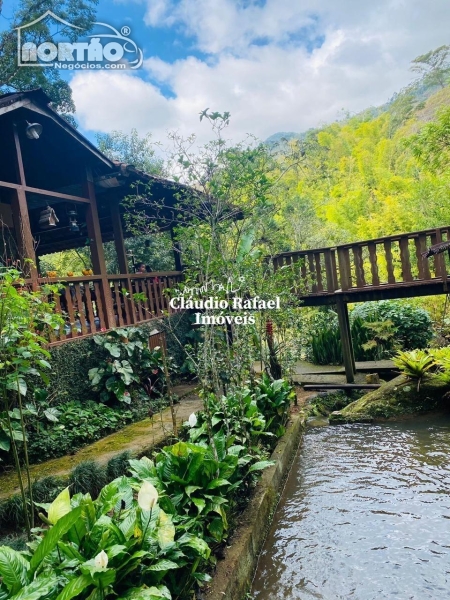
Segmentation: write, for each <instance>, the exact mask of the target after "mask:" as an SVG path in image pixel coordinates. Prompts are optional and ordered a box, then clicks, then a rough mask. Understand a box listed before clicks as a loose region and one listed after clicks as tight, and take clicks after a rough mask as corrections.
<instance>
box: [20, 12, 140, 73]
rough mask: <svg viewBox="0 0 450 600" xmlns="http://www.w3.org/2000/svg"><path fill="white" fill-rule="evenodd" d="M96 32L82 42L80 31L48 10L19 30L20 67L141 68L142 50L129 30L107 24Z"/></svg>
mask: <svg viewBox="0 0 450 600" xmlns="http://www.w3.org/2000/svg"><path fill="white" fill-rule="evenodd" d="M94 29H95V30H96V33H93V34H90V35H87V36H86V41H79V40H78V39H77V38H78V32H79V31H81V28H80V27H77V26H76V25H72V24H71V23H68V22H67V21H65V20H64V19H61V18H60V17H58V16H57V15H55V14H54V13H53V12H52V11H50V10H48V11H47V12H46V13H44V14H43V15H42V16H41V17H39V18H38V19H35V20H34V21H32V22H31V23H27V24H26V25H22V26H21V27H18V28H17V53H18V65H19V67H41V68H48V67H51V68H54V69H67V70H73V69H138V68H139V67H140V66H141V65H142V62H143V54H142V50H141V49H140V48H138V46H137V45H136V43H135V42H134V41H133V40H132V39H131V38H130V37H129V36H130V34H131V29H130V27H128V26H127V25H125V26H124V27H122V28H121V30H120V31H118V30H117V29H115V28H114V27H112V26H111V25H107V24H106V23H94ZM97 30H98V32H97ZM75 40H76V41H75Z"/></svg>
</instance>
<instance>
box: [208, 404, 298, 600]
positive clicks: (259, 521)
mask: <svg viewBox="0 0 450 600" xmlns="http://www.w3.org/2000/svg"><path fill="white" fill-rule="evenodd" d="M305 425H306V415H305V414H304V413H302V412H300V413H298V414H294V415H292V418H291V422H290V424H289V426H288V427H287V430H286V433H285V435H284V436H283V438H282V439H281V440H280V441H279V442H278V444H277V447H276V448H275V450H274V452H273V454H272V456H271V459H272V460H273V461H275V464H274V465H273V466H272V467H270V468H268V469H266V470H265V471H264V473H263V475H262V477H261V479H260V481H259V482H258V485H257V487H256V492H255V495H254V496H253V498H252V500H251V501H250V504H249V505H248V507H247V508H246V509H245V511H244V513H243V514H242V517H241V519H240V521H239V526H238V528H237V530H236V532H235V534H234V535H233V537H232V539H231V541H230V544H231V545H230V547H229V548H228V549H227V551H226V555H225V558H224V559H223V560H221V561H219V562H218V564H217V568H216V572H215V574H214V577H213V579H212V581H211V582H210V585H209V589H208V592H207V593H206V599H207V600H244V598H245V596H246V594H247V592H248V591H249V589H250V585H251V582H252V579H253V575H254V573H255V570H256V565H257V562H258V556H259V554H260V552H261V550H262V547H263V544H264V541H265V539H266V536H267V532H268V529H269V526H270V523H271V521H272V517H273V514H274V512H275V508H276V506H277V504H278V500H279V498H280V494H281V492H282V489H283V486H284V483H285V481H286V479H287V476H288V474H289V471H290V468H291V465H292V462H293V459H294V457H295V455H296V453H297V449H298V447H299V444H300V441H301V439H302V436H303V432H304V429H305Z"/></svg>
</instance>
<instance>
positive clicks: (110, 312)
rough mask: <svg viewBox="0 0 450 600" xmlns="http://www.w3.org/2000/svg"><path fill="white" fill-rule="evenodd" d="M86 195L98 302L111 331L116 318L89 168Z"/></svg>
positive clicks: (87, 220)
mask: <svg viewBox="0 0 450 600" xmlns="http://www.w3.org/2000/svg"><path fill="white" fill-rule="evenodd" d="M85 187H86V195H87V197H88V198H89V201H90V203H89V205H88V207H87V211H86V225H87V230H88V236H89V239H90V240H91V244H90V246H91V258H92V266H93V267H94V273H95V275H101V281H100V301H101V303H102V305H103V307H104V312H105V321H106V327H107V328H108V329H112V328H114V327H116V318H115V315H114V309H113V297H112V292H111V288H110V286H109V280H108V277H107V273H106V263H105V254H104V252H103V243H102V232H101V229H100V221H99V218H98V209H97V199H96V197H95V187H94V180H93V177H92V171H91V170H90V168H87V169H86V184H85Z"/></svg>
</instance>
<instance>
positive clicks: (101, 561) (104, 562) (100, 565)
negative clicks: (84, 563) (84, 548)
mask: <svg viewBox="0 0 450 600" xmlns="http://www.w3.org/2000/svg"><path fill="white" fill-rule="evenodd" d="M94 564H95V566H96V567H97V569H106V567H107V566H108V555H107V554H106V552H105V551H104V550H102V551H101V552H99V553H98V554H97V556H96V557H95V558H94Z"/></svg>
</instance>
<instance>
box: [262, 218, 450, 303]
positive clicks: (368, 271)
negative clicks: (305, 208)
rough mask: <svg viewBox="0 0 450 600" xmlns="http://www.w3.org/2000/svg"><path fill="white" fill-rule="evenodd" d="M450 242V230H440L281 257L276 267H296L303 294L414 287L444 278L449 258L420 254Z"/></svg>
mask: <svg viewBox="0 0 450 600" xmlns="http://www.w3.org/2000/svg"><path fill="white" fill-rule="evenodd" d="M445 241H450V227H439V228H437V229H427V230H424V231H415V232H412V233H405V234H399V235H391V236H386V237H382V238H377V239H372V240H364V241H359V242H354V243H351V244H342V245H339V246H336V247H334V248H333V247H330V248H318V249H314V250H301V251H296V252H284V253H282V254H278V255H276V256H275V257H273V262H274V267H275V268H276V269H277V268H280V267H282V266H284V265H290V264H294V263H299V272H300V279H301V289H302V290H303V291H302V295H322V294H332V293H334V292H335V291H336V290H339V289H340V290H342V291H351V290H361V289H376V288H385V287H391V286H394V287H398V286H402V285H404V284H406V285H408V284H409V285H414V284H416V283H417V284H420V283H424V282H432V281H436V280H443V279H446V278H447V274H449V273H450V261H449V258H448V257H447V253H441V254H437V255H435V256H433V257H432V258H430V259H428V258H424V257H423V256H422V253H423V252H425V251H426V250H427V248H429V247H430V246H434V245H435V244H438V243H439V242H445Z"/></svg>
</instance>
